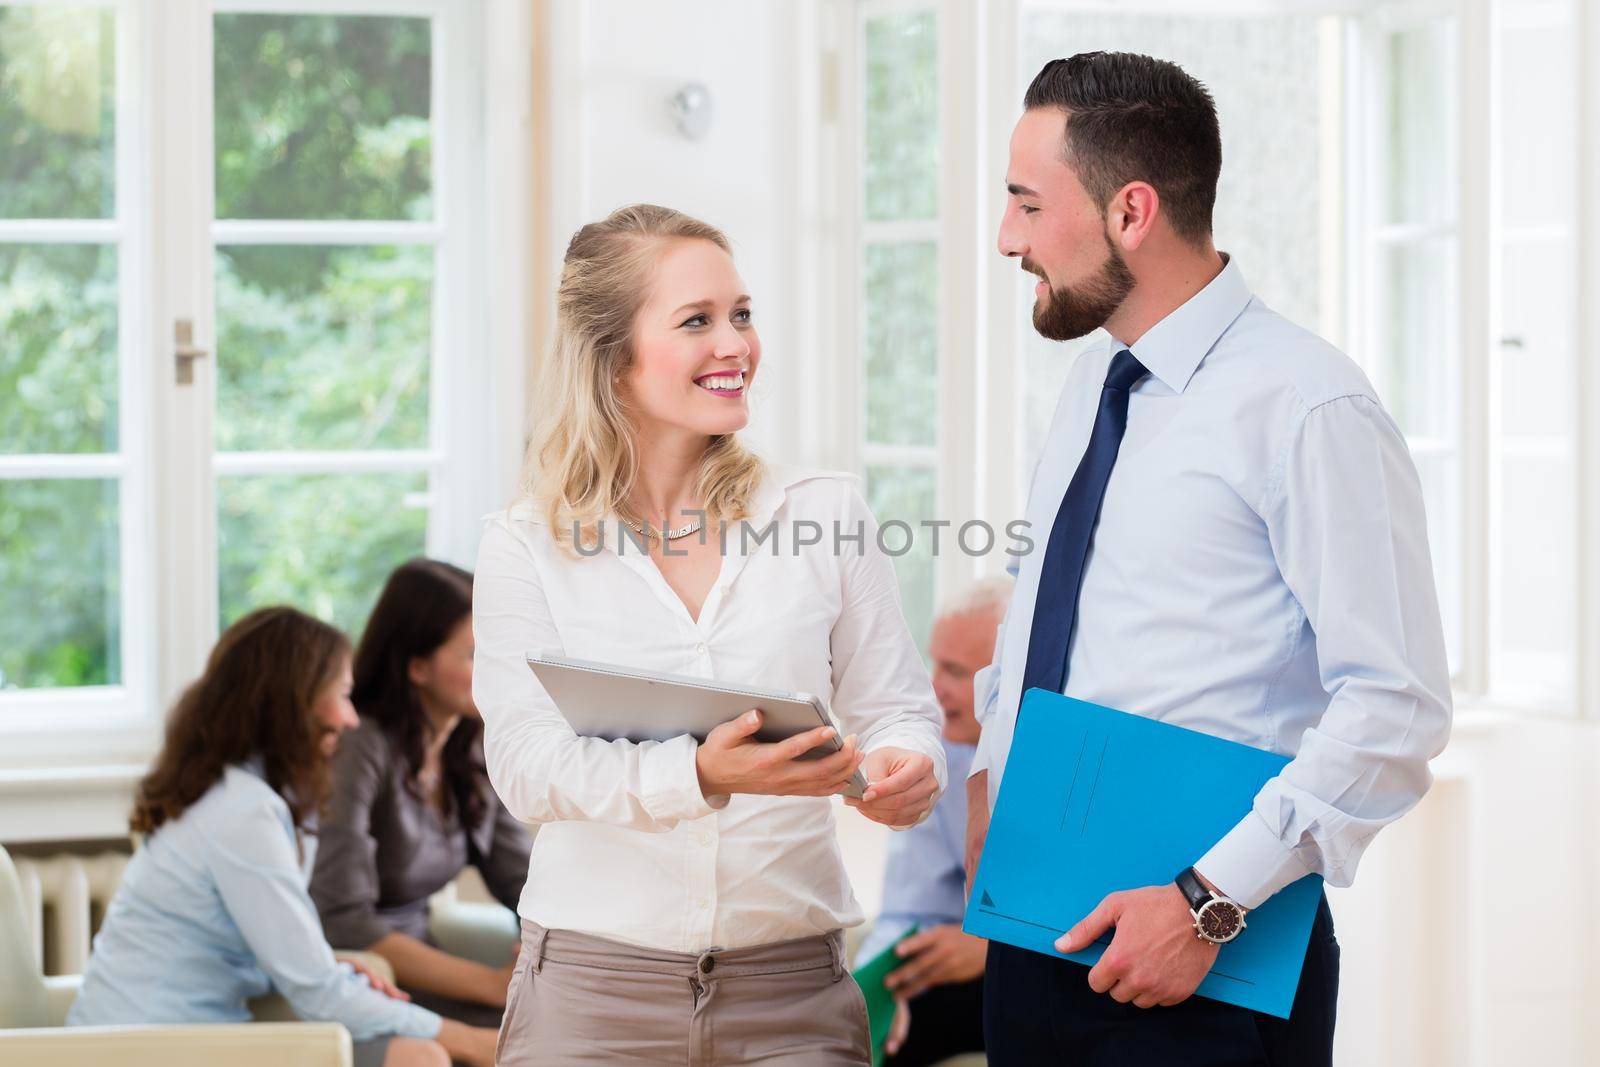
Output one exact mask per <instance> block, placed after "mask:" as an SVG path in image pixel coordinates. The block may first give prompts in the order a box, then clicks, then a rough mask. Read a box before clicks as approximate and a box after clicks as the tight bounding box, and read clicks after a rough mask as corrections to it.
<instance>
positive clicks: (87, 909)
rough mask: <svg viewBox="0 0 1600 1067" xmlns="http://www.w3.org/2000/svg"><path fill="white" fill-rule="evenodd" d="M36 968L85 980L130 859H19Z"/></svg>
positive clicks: (68, 856) (118, 856)
mask: <svg viewBox="0 0 1600 1067" xmlns="http://www.w3.org/2000/svg"><path fill="white" fill-rule="evenodd" d="M13 861H14V862H15V863H16V867H17V877H18V879H19V880H20V881H21V882H22V899H23V903H24V906H25V911H26V914H27V919H28V934H29V938H30V940H31V941H32V944H33V956H34V960H35V962H37V963H38V964H39V968H40V970H41V971H42V973H44V974H50V975H54V974H82V973H83V969H84V967H85V966H86V965H87V964H88V962H89V943H90V941H91V939H92V938H93V937H94V931H95V929H96V927H97V926H98V923H99V919H100V916H102V915H104V914H105V909H106V905H107V904H109V903H110V902H111V896H112V894H113V893H115V892H116V891H117V883H118V882H120V881H122V872H123V869H124V868H126V867H127V865H128V857H127V856H124V855H122V854H120V853H116V852H104V853H101V854H100V855H98V856H74V855H71V854H67V853H63V854H61V855H57V856H44V857H27V856H15V857H13Z"/></svg>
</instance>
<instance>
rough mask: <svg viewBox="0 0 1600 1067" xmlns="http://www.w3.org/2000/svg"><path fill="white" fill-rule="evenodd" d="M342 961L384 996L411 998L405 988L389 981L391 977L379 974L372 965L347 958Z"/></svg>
mask: <svg viewBox="0 0 1600 1067" xmlns="http://www.w3.org/2000/svg"><path fill="white" fill-rule="evenodd" d="M341 962H343V963H348V964H349V965H350V969H351V970H352V971H355V972H356V973H357V974H359V975H361V976H362V977H364V978H365V979H366V980H367V984H368V985H369V986H371V987H372V988H373V989H376V990H377V991H378V992H380V993H382V994H383V995H384V996H386V997H391V998H393V999H394V1000H410V999H411V994H410V993H407V992H406V991H405V990H404V989H401V988H400V987H399V986H397V985H395V984H394V983H393V982H391V981H389V979H387V978H385V977H383V975H381V974H379V973H378V972H377V971H375V970H373V969H372V968H371V967H368V966H367V965H366V964H365V963H362V962H361V961H360V960H353V959H346V960H342V961H341Z"/></svg>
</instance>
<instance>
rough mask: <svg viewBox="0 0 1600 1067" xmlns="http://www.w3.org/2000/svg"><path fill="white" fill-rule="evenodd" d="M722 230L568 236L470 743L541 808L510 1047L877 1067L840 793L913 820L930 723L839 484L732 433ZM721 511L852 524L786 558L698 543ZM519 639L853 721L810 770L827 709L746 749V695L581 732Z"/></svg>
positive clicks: (885, 577) (607, 225)
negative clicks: (857, 968)
mask: <svg viewBox="0 0 1600 1067" xmlns="http://www.w3.org/2000/svg"><path fill="white" fill-rule="evenodd" d="M728 247H729V245H728V241H727V239H726V238H724V237H723V235H722V234H721V233H720V232H719V231H717V230H715V229H713V228H712V227H710V226H708V225H706V224H704V223H702V222H699V221H697V220H695V219H692V218H689V217H687V216H685V215H683V214H681V213H679V212H676V211H672V210H670V209H667V208H661V207H653V206H649V205H636V206H633V207H628V208H623V209H621V210H619V211H617V212H614V213H613V214H612V215H611V216H610V217H608V218H606V219H604V220H602V221H600V222H596V223H591V224H590V225H588V226H585V227H583V229H581V230H579V231H578V234H577V236H576V237H574V238H573V240H572V243H571V245H570V246H569V247H568V250H567V258H566V264H565V267H564V269H563V271H562V277H561V284H560V288H559V295H558V319H557V329H556V334H557V343H556V349H555V352H554V354H553V357H552V360H551V362H550V366H549V374H550V375H551V380H552V385H551V388H550V389H549V390H548V392H547V396H548V397H549V407H548V411H549V413H550V414H549V415H548V418H547V422H546V423H545V426H544V429H543V432H542V434H541V435H540V436H538V437H536V438H535V443H534V445H533V447H532V448H531V449H530V451H529V457H528V470H527V472H526V476H525V484H526V486H527V487H528V498H527V499H525V500H524V501H522V502H521V503H519V504H518V505H516V506H515V507H513V508H512V509H510V510H509V511H507V512H505V513H503V514H502V515H499V516H496V517H495V518H494V519H493V520H492V521H491V522H490V524H489V527H488V529H487V531H486V533H485V535H484V539H483V545H482V547H481V549H480V552H479V556H478V570H477V585H476V588H475V591H474V595H473V623H474V634H475V637H476V639H477V648H476V659H475V663H474V669H473V695H474V697H475V699H476V702H477V705H478V707H479V709H480V711H481V713H482V715H483V720H484V730H485V733H484V753H485V756H486V758H487V761H488V766H489V775H490V779H491V780H492V781H493V782H494V784H495V787H496V789H497V790H498V792H499V794H500V797H501V799H502V800H503V801H504V802H505V805H506V807H507V809H508V810H509V811H510V812H511V814H512V815H514V816H515V817H516V818H518V819H520V820H521V821H523V822H525V823H528V824H532V825H538V826H539V833H538V835H537V836H536V837H535V839H534V846H533V854H532V856H531V858H530V861H529V873H528V881H527V884H526V886H525V887H524V889H523V894H522V900H521V904H520V906H519V908H518V911H519V912H520V913H521V915H522V920H523V922H522V929H523V952H522V954H521V956H520V957H519V964H518V969H517V972H516V973H515V974H513V976H512V981H511V988H510V991H509V993H508V994H507V1000H506V1019H505V1023H504V1025H503V1028H502V1031H501V1032H502V1047H501V1050H500V1057H499V1061H498V1062H500V1063H502V1064H507V1065H510V1064H524V1063H535V1062H538V1063H545V1062H561V1063H565V1062H577V1061H578V1060H580V1059H583V1058H594V1057H597V1056H598V1057H599V1058H601V1059H604V1060H606V1061H607V1062H610V1061H612V1060H618V1059H623V1058H629V1059H632V1058H648V1059H650V1060H651V1061H652V1062H654V1061H658V1060H659V1061H662V1062H694V1063H696V1064H703V1065H705V1067H716V1065H718V1064H723V1063H734V1062H739V1063H745V1062H749V1061H750V1060H751V1059H759V1060H763V1061H766V1060H769V1059H771V1060H776V1059H777V1058H780V1056H781V1054H782V1053H784V1052H786V1051H787V1050H792V1049H794V1048H796V1047H805V1048H806V1049H807V1055H808V1058H807V1061H806V1062H807V1063H815V1064H818V1065H823V1064H830V1065H844V1064H852V1065H862V1064H866V1063H867V1062H868V1061H869V1059H870V1051H869V1049H868V1047H867V1045H868V1038H867V1027H866V1013H865V1005H864V1004H863V1002H862V1000H861V995H860V992H859V990H858V989H857V987H856V985H855V983H854V982H852V981H850V980H849V977H848V972H847V969H846V964H845V960H844V955H843V935H842V930H843V928H844V927H845V926H850V925H854V924H855V923H857V922H859V921H860V920H861V912H860V909H859V907H858V906H857V905H856V902H855V899H854V896H853V894H852V892H851V889H850V886H849V882H848V880H847V877H846V875H845V871H844V867H843V862H842V860H841V858H840V854H839V846H838V842H837V835H836V832H835V826H834V815H833V805H832V804H831V803H830V801H829V799H828V798H829V797H830V796H831V795H833V794H835V793H838V792H839V791H840V790H841V789H842V788H843V787H844V785H845V783H846V782H848V781H849V780H850V779H851V778H852V777H853V776H854V775H855V773H856V771H857V770H858V769H861V770H863V771H864V772H865V774H866V776H867V779H868V781H869V786H868V788H867V789H866V790H865V792H864V794H863V795H862V797H861V798H860V799H859V800H854V799H852V800H849V801H847V803H848V804H849V805H850V806H852V807H855V808H857V810H859V811H860V812H861V814H862V815H864V816H866V817H867V818H869V819H871V820H873V821H875V822H879V823H883V824H886V825H891V826H908V825H911V824H912V823H915V822H916V821H918V820H919V819H921V818H922V817H923V816H924V815H925V814H926V812H927V811H928V810H929V808H930V807H931V806H932V804H933V802H934V800H935V799H936V797H937V795H938V793H939V790H940V789H941V788H942V778H943V764H944V758H943V750H942V748H941V747H940V744H939V722H938V717H937V714H936V712H935V706H934V700H933V693H932V688H931V686H930V684H929V681H928V676H927V673H926V672H925V671H924V670H923V668H922V664H921V662H920V660H919V658H918V655H917V650H916V646H915V645H914V644H913V643H912V641H911V636H910V633H909V632H908V630H907V628H906V623H905V619H904V617H903V616H902V615H901V613H900V603H899V598H898V597H897V596H896V595H895V586H894V574H893V569H892V565H891V563H890V560H889V558H888V557H887V556H886V555H885V554H884V553H883V551H882V550H881V548H879V547H878V545H877V539H876V538H875V537H874V536H872V534H873V533H874V532H875V528H876V524H875V523H874V522H873V521H872V518H871V514H870V513H869V512H868V510H867V507H866V503H865V501H864V500H862V499H861V496H860V494H859V493H858V492H857V491H856V490H855V488H854V485H853V484H852V483H853V482H854V479H853V478H850V477H849V476H842V475H838V474H835V473H833V472H828V471H801V470H795V469H791V468H785V467H779V466H777V465H771V464H766V463H764V462H762V461H761V460H759V459H757V458H756V457H755V456H754V455H753V454H752V453H750V452H749V451H748V450H746V449H745V447H744V446H743V444H741V443H740V441H739V439H738V436H737V434H738V432H739V431H740V430H742V429H743V428H744V426H745V424H746V422H747V421H748V420H749V408H748V403H747V400H746V393H747V390H748V385H749V382H750V381H751V380H752V379H753V378H754V377H755V376H756V374H757V372H758V370H759V367H760V363H761V342H760V338H759V336H758V334H757V332H756V329H755V326H754V323H753V317H752V313H751V309H750V305H751V302H752V301H751V298H750V296H749V292H748V290H747V289H746V287H745V285H744V282H743V280H742V279H741V278H740V276H739V272H738V270H737V269H736V268H735V266H734V263H733V259H732V257H731V256H730V255H729V254H728ZM685 518H697V519H698V520H699V521H694V522H690V523H687V524H685V525H684V527H682V528H681V529H673V528H672V527H673V526H675V525H676V524H677V523H679V522H680V521H682V520H683V519H685ZM738 519H746V520H748V521H749V522H750V523H751V524H752V525H754V526H756V527H758V528H764V527H767V526H768V525H769V524H778V525H779V526H780V528H783V529H791V528H793V527H794V526H798V525H800V524H801V523H810V524H818V525H819V528H827V526H828V525H829V524H838V525H837V526H836V527H835V528H838V527H841V526H842V527H844V528H846V529H851V530H858V531H860V532H859V538H860V539H859V541H858V542H857V543H856V546H855V547H856V550H855V551H854V552H846V551H842V550H829V549H827V548H823V547H820V546H818V545H817V543H816V542H808V544H809V546H810V547H809V550H806V551H801V550H800V547H801V546H800V542H799V541H798V539H797V540H796V544H795V545H794V548H795V551H794V552H792V553H784V554H781V555H780V554H778V553H777V552H762V551H761V550H760V548H759V547H757V548H754V549H752V548H751V547H750V546H749V544H748V543H747V541H746V540H745V539H743V538H740V539H738V544H737V546H735V545H734V544H733V541H734V539H731V538H727V537H725V536H719V537H711V536H709V529H707V527H710V526H712V525H713V524H717V525H720V524H723V523H731V522H732V521H734V520H738ZM617 520H621V522H623V523H626V524H628V525H631V526H633V527H634V528H635V529H642V528H644V527H645V526H646V524H648V528H649V537H648V542H649V551H648V552H638V551H635V552H626V551H624V550H623V548H622V545H623V544H624V543H625V542H623V541H621V540H620V539H619V537H618V532H617V527H616V526H615V525H612V524H613V523H614V522H615V521H617ZM702 523H704V526H702ZM697 531H698V532H699V533H700V536H699V537H698V538H694V537H691V536H690V535H691V534H693V533H695V532H697ZM723 532H724V533H725V532H726V530H725V528H724V531H723ZM785 540H787V538H785ZM669 542H670V545H669ZM586 544H592V545H593V546H594V550H593V551H586V550H583V546H584V545H586ZM607 549H612V550H611V551H607ZM534 650H541V651H548V652H554V653H557V654H560V655H564V656H571V657H575V658H579V659H585V660H590V661H599V662H612V663H618V664H621V665H626V666H628V667H631V668H635V669H645V670H654V671H665V672H671V673H675V674H680V675H688V676H691V677H695V678H702V679H708V680H710V679H716V680H720V681H724V682H728V683H734V684H744V685H759V686H762V687H765V688H769V689H770V688H776V689H781V690H785V691H790V692H807V693H813V694H816V695H817V696H819V697H821V698H822V699H823V700H824V701H826V702H827V704H828V706H829V707H830V710H831V712H832V714H833V715H834V717H835V719H836V720H837V721H838V722H839V723H840V724H841V727H842V729H841V731H840V732H842V733H845V734H847V736H846V738H845V740H844V744H843V745H842V747H841V748H840V749H839V751H837V752H836V753H834V754H833V755H831V756H827V757H824V758H822V759H818V760H815V761H805V760H801V759H799V757H800V756H801V755H803V754H804V753H806V752H808V751H809V750H810V749H811V748H813V747H815V746H816V745H817V744H819V743H821V742H822V741H824V740H827V739H828V737H829V736H831V735H832V733H833V729H832V728H831V727H821V728H819V729H817V730H813V731H810V732H808V733H804V734H800V735H798V736H796V737H792V738H789V739H787V740H785V741H779V742H773V743H764V742H759V741H757V740H756V739H755V735H756V733H757V731H758V730H759V729H760V726H761V714H760V712H759V711H757V710H754V709H752V710H751V711H749V712H746V713H745V714H742V715H740V716H739V717H738V718H736V719H735V720H733V721H731V722H728V723H724V724H722V725H721V726H718V727H717V728H716V729H714V730H712V731H711V733H710V734H709V736H707V737H706V738H705V740H704V741H697V740H696V739H695V738H694V737H693V736H690V735H688V734H682V735H679V736H676V737H673V738H671V739H670V740H668V741H665V742H645V743H640V744H635V743H632V742H628V741H620V740H619V741H607V740H604V739H601V738H596V737H580V736H577V735H576V734H575V733H574V731H573V730H572V728H571V727H570V726H569V725H568V723H567V722H566V720H565V719H564V718H563V717H562V716H561V714H560V712H559V711H558V710H557V708H556V707H555V704H554V703H553V701H552V700H551V698H550V695H549V694H548V693H547V692H546V691H545V690H544V689H543V687H542V686H541V685H540V684H539V682H538V680H537V679H536V678H535V677H534V675H533V674H532V673H531V672H530V671H529V670H528V667H527V662H526V660H525V658H524V657H525V656H526V655H527V654H528V653H529V652H530V651H534ZM597 871H598V872H604V875H603V876H601V877H595V872H597ZM535 974H537V976H538V977H537V979H535V978H534V975H535ZM686 984H687V985H688V987H689V988H690V989H691V991H692V993H693V995H692V998H691V1000H690V1001H689V1002H688V1003H685V1001H684V999H683V996H682V993H683V990H684V987H685V985H686ZM530 987H533V989H530ZM534 990H536V991H534ZM619 1020H621V1021H620V1022H619ZM691 1049H693V1050H695V1051H694V1052H693V1053H692V1054H691V1052H690V1050H691Z"/></svg>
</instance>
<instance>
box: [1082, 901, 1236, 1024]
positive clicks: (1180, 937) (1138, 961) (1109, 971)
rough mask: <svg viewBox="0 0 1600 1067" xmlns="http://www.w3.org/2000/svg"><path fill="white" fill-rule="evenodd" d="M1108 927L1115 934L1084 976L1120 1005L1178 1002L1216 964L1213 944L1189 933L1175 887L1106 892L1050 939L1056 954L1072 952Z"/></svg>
mask: <svg viewBox="0 0 1600 1067" xmlns="http://www.w3.org/2000/svg"><path fill="white" fill-rule="evenodd" d="M1112 927H1116V933H1115V934H1114V935H1113V936H1112V938H1111V945H1110V947H1109V948H1107V949H1106V951H1105V954H1104V955H1102V956H1101V957H1100V962H1099V963H1097V964H1095V965H1094V969H1093V970H1091V971H1090V972H1089V988H1091V989H1093V990H1094V991H1095V992H1096V993H1109V994H1110V995H1111V999H1112V1000H1115V1001H1119V1002H1120V1003H1123V1004H1128V1003H1132V1004H1133V1005H1134V1006H1135V1007H1138V1008H1153V1007H1155V1006H1157V1005H1162V1006H1168V1005H1172V1004H1181V1003H1183V1002H1184V1001H1185V1000H1188V999H1189V997H1190V996H1191V995H1193V993H1194V991H1195V987H1197V986H1198V985H1199V984H1200V982H1201V980H1202V979H1204V978H1205V976H1206V974H1207V973H1208V972H1209V971H1210V970H1211V965H1212V964H1214V963H1215V962H1216V961H1217V948H1218V946H1216V945H1214V944H1212V943H1211V942H1209V941H1203V940H1201V939H1200V938H1199V937H1198V936H1197V935H1196V934H1195V932H1194V916H1193V915H1192V914H1191V913H1190V911H1189V902H1188V901H1186V900H1185V899H1184V898H1183V893H1182V891H1181V890H1179V889H1178V887H1177V886H1176V885H1155V886H1149V887H1147V888H1144V889H1130V890H1128V891H1127V892H1123V893H1112V894H1111V895H1110V896H1108V897H1106V898H1105V899H1104V900H1102V901H1101V902H1100V905H1099V907H1097V908H1095V909H1094V911H1092V912H1090V913H1089V914H1088V916H1087V917H1086V918H1084V920H1083V921H1082V922H1080V923H1078V925H1077V926H1074V927H1073V928H1072V929H1071V930H1068V931H1067V932H1066V933H1065V934H1062V935H1061V937H1060V938H1058V939H1057V940H1056V950H1057V951H1058V952H1077V951H1078V950H1079V949H1082V948H1085V947H1087V946H1089V945H1092V944H1094V942H1095V941H1096V940H1098V939H1099V937H1100V935H1102V934H1104V933H1105V932H1106V931H1107V930H1109V929H1111V928H1112Z"/></svg>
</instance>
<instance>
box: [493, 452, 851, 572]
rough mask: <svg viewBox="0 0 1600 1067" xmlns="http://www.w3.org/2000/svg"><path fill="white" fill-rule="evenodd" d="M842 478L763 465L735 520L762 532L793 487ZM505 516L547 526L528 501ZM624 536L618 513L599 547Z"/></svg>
mask: <svg viewBox="0 0 1600 1067" xmlns="http://www.w3.org/2000/svg"><path fill="white" fill-rule="evenodd" d="M841 475H842V476H844V477H848V478H852V479H854V478H855V477H856V476H855V475H853V474H848V473H845V472H840V471H831V470H826V469H823V468H821V467H801V466H794V465H790V464H786V463H764V464H763V471H762V477H761V481H760V482H759V483H758V484H757V485H756V489H755V492H754V493H752V494H751V497H750V514H749V515H747V516H745V518H743V519H742V520H736V521H741V522H746V523H749V524H750V525H751V526H752V527H754V528H756V529H760V528H761V527H763V526H765V525H766V524H767V522H768V521H769V520H770V519H771V518H772V516H773V515H775V514H776V513H777V511H778V508H779V507H781V506H782V504H783V502H784V500H785V498H786V497H787V496H788V494H789V490H790V489H791V488H793V487H794V486H796V485H799V484H800V483H801V482H804V481H809V480H810V479H812V478H827V477H840V476H841ZM506 514H507V515H508V516H509V517H510V518H512V519H515V520H520V521H524V522H531V523H535V524H537V525H540V526H543V525H545V524H546V518H545V512H544V509H543V508H541V507H539V506H537V505H536V504H535V503H534V502H532V501H529V500H520V501H518V502H516V503H515V504H513V505H512V506H511V507H510V508H508V509H507V511H506ZM493 517H494V516H492V515H489V516H485V521H487V520H489V519H492V518H493ZM622 533H623V528H622V522H621V520H620V519H619V518H618V517H617V516H616V515H615V514H613V515H610V516H608V517H607V518H606V521H605V522H603V523H602V524H601V526H600V535H601V544H600V546H599V547H600V548H603V549H609V550H611V551H612V552H616V551H618V544H619V542H620V541H621V539H622ZM633 547H634V546H633V545H631V544H630V545H629V546H628V548H629V549H630V550H631V549H633ZM589 554H590V555H594V554H595V551H590V552H589ZM628 554H629V555H634V554H636V553H633V552H631V551H630V552H629V553H628Z"/></svg>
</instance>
